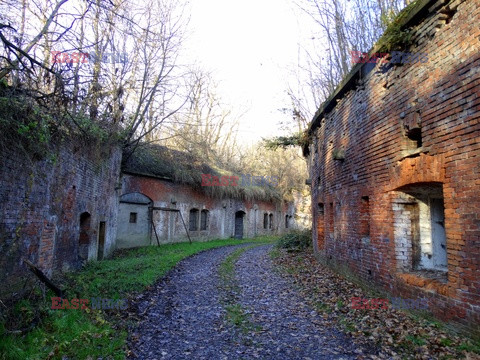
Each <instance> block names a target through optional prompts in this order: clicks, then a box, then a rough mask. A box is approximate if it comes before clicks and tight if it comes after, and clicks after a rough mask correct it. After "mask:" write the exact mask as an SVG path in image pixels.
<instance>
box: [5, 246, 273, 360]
mask: <svg viewBox="0 0 480 360" xmlns="http://www.w3.org/2000/svg"><path fill="white" fill-rule="evenodd" d="M269 241H273V237H259V238H256V239H247V240H235V239H227V240H212V241H208V242H194V243H192V244H189V243H178V244H169V245H162V246H159V247H157V246H150V247H145V248H138V249H132V250H123V251H121V252H118V253H117V254H116V255H115V256H114V257H113V258H112V259H107V260H104V261H100V262H92V263H89V264H88V265H87V266H86V267H85V269H84V270H82V271H80V272H75V273H69V274H66V276H65V277H64V278H62V279H61V283H62V285H63V287H62V288H66V289H67V295H66V296H65V298H67V299H72V298H82V299H91V298H93V297H96V298H108V299H114V298H117V299H118V298H127V297H129V296H132V295H133V294H135V293H141V292H142V291H144V290H145V289H146V288H148V286H151V285H153V284H154V283H155V282H156V281H157V280H158V279H159V278H161V277H163V276H164V275H165V274H166V273H167V272H168V271H169V270H170V269H172V268H173V267H174V266H175V265H176V264H177V263H178V262H179V261H180V260H182V259H184V258H186V257H188V256H191V255H193V254H196V253H198V252H200V251H203V250H208V249H213V248H217V247H221V246H227V245H238V244H242V243H265V242H269ZM52 296H53V294H52V293H50V292H47V296H46V300H43V299H42V298H41V297H37V299H36V300H22V301H21V302H19V303H18V304H17V305H16V306H15V308H14V309H12V313H13V316H14V317H13V318H14V319H15V317H16V316H22V319H23V320H24V322H26V323H28V321H31V319H33V318H34V315H35V312H36V313H37V314H40V322H39V324H38V325H37V326H36V327H34V328H33V329H32V330H30V331H29V332H28V333H26V334H25V335H20V334H12V333H9V332H8V331H6V330H5V324H1V323H0V338H1V341H0V360H4V359H8V360H10V359H12V360H13V359H15V360H16V359H22V360H24V359H61V358H62V356H65V355H66V356H68V358H70V359H86V358H88V357H91V358H92V359H96V358H99V357H102V358H104V359H123V358H125V344H126V337H127V333H126V331H125V330H124V327H123V326H122V325H121V324H120V322H119V321H118V320H119V316H120V314H121V311H122V310H109V311H108V314H106V312H105V311H102V310H93V309H88V310H74V309H64V310H52V309H50V307H51V300H50V298H51V297H52Z"/></svg>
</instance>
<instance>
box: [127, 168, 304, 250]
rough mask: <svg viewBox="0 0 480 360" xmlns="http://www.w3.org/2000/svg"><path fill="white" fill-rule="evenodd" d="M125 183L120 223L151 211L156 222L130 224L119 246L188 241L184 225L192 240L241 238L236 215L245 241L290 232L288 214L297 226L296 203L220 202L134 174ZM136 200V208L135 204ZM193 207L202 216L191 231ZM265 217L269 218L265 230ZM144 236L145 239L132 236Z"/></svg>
mask: <svg viewBox="0 0 480 360" xmlns="http://www.w3.org/2000/svg"><path fill="white" fill-rule="evenodd" d="M122 184H123V185H122V194H123V196H122V197H121V203H120V213H119V222H120V223H121V224H125V223H128V222H129V221H130V217H131V216H134V215H132V213H135V212H136V213H137V215H135V216H136V217H137V219H138V217H139V215H138V214H147V213H148V212H150V214H151V215H150V216H151V219H152V220H153V225H152V221H150V224H147V225H146V224H145V223H140V222H139V221H138V220H137V223H131V224H129V226H130V228H127V227H128V226H123V227H125V230H122V231H120V229H119V233H118V239H119V241H118V246H119V247H133V246H142V245H144V244H145V243H149V244H156V242H157V236H158V239H159V242H160V243H172V242H179V241H188V238H187V232H186V230H185V226H186V227H187V229H188V232H189V234H190V237H191V238H192V240H206V239H212V238H215V237H218V238H231V237H235V236H236V235H238V226H237V233H236V229H235V218H236V215H237V217H241V218H242V220H241V223H242V224H241V232H242V235H243V237H244V238H251V237H255V236H260V235H266V234H280V233H282V232H284V231H285V229H286V228H287V227H286V226H287V224H286V221H287V220H286V216H289V218H288V221H289V224H288V226H289V228H293V227H294V226H295V220H294V217H293V215H294V207H293V204H279V203H273V202H266V201H245V200H238V199H217V198H212V197H209V196H207V195H206V194H205V193H203V192H202V191H200V190H196V189H194V188H192V187H190V186H186V185H181V184H176V183H173V182H171V181H167V180H161V179H158V178H154V177H148V176H140V175H132V174H124V175H123V182H122ZM129 194H137V195H136V196H137V198H138V197H140V195H138V194H141V195H143V196H145V197H147V198H148V199H150V200H151V204H143V205H141V204H138V201H136V200H129V198H133V196H130V195H129ZM122 199H125V200H124V201H123V200H122ZM135 202H137V204H134V203H135ZM132 209H135V211H133V210H132ZM192 209H196V210H198V213H197V214H196V215H195V216H196V217H197V220H196V226H192V227H191V224H190V221H191V220H190V217H191V216H190V215H191V212H190V211H191V210H192ZM172 210H174V211H172ZM175 210H178V211H175ZM202 211H204V213H205V214H206V215H205V216H206V224H205V223H204V224H203V226H202ZM180 214H181V215H180ZM192 215H193V214H192ZM265 215H267V217H268V219H269V220H268V221H267V224H266V227H265V224H264V216H265ZM182 217H183V221H184V222H185V225H184V223H183V222H182ZM132 219H133V218H132ZM237 221H238V220H237ZM237 224H238V223H237ZM192 228H195V229H196V230H192ZM140 233H142V234H143V235H142V236H131V235H132V234H140Z"/></svg>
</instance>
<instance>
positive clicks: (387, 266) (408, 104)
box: [309, 0, 480, 331]
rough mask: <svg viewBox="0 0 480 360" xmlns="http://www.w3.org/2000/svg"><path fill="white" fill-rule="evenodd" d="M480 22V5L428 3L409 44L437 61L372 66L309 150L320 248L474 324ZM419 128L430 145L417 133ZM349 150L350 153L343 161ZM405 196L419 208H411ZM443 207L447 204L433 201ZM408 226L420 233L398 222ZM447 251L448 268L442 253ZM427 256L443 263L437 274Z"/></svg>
mask: <svg viewBox="0 0 480 360" xmlns="http://www.w3.org/2000/svg"><path fill="white" fill-rule="evenodd" d="M479 23H480V1H479V0H469V1H450V2H449V1H447V2H440V1H438V2H435V1H432V2H430V4H429V7H428V8H426V9H424V12H423V13H422V18H421V19H420V20H418V21H416V23H414V24H412V26H413V29H414V33H415V35H414V37H413V39H412V41H411V43H410V47H409V48H408V49H406V51H408V52H412V53H426V54H428V61H426V62H424V63H421V62H417V63H414V64H397V65H391V64H390V65H386V66H384V67H382V65H380V64H363V66H361V68H362V69H361V70H360V71H359V72H358V73H357V74H356V76H357V78H356V80H355V82H350V83H349V84H348V85H346V88H345V89H343V90H344V91H343V92H339V94H341V95H338V96H336V97H335V98H333V100H332V101H331V102H330V105H331V106H330V107H324V108H323V111H321V112H320V114H319V115H317V117H316V118H315V119H314V122H313V123H312V126H311V129H310V131H311V134H312V141H311V144H310V153H309V165H310V166H309V169H310V177H311V180H312V212H313V221H314V226H313V229H314V232H313V237H314V245H315V248H316V250H317V252H318V253H319V254H321V255H322V256H324V257H325V259H327V260H328V261H331V262H335V263H338V264H342V263H343V264H348V267H349V269H350V270H351V271H353V272H355V273H356V274H358V275H360V276H361V277H362V278H363V279H364V280H368V281H374V282H376V283H377V284H380V285H383V286H384V287H385V288H386V289H387V290H389V291H390V292H392V293H393V294H395V295H397V296H404V297H409V298H413V297H425V298H427V299H428V301H429V309H430V311H431V312H432V313H434V314H435V315H437V316H438V317H440V318H442V319H445V320H446V319H450V320H454V321H456V322H457V324H459V325H461V326H464V327H465V328H468V329H470V330H472V329H474V331H478V324H480V280H479V279H480V278H479V276H478V274H479V272H480V180H479V174H480V28H479V27H478V24H479ZM325 109H327V110H325ZM414 128H416V129H417V130H418V131H420V132H421V142H418V141H416V139H414V138H413V140H412V138H411V137H410V134H409V131H411V129H414ZM417 135H418V134H417ZM412 146H413V147H412ZM339 151H344V154H345V157H344V159H341V158H339V157H338V156H335V155H336V154H337V155H338V153H339ZM335 158H336V159H335ZM399 193H401V194H403V195H402V196H404V197H410V198H411V199H413V200H412V201H413V203H412V202H411V203H412V205H411V206H405V205H404V204H402V201H400V200H399V199H401V198H402V196H400V197H399ZM366 199H368V207H366V204H365V202H364V201H366ZM404 202H406V203H408V202H409V201H404ZM439 202H441V203H442V204H441V206H443V207H444V209H442V208H441V207H439V206H436V207H433V205H434V204H437V203H439ZM319 204H320V205H319ZM422 204H423V205H422ZM425 204H431V206H432V207H431V208H428V209H427V210H428V211H427V210H426V208H425V206H427V205H425ZM415 206H416V207H418V210H415ZM428 206H430V205H428ZM320 209H321V210H320ZM430 209H432V211H434V212H435V213H437V215H436V216H437V218H434V217H433V216H434V215H432V214H431V213H430V212H429V211H430ZM439 209H440V210H439ZM366 211H367V212H368V214H365V212H366ZM416 212H418V214H417V215H415V213H416ZM442 213H443V215H444V220H442V218H441V215H442ZM415 216H416V217H415ZM367 218H368V219H369V220H368V222H369V228H368V231H367V229H366V228H365V226H366V223H365V219H367ZM410 219H413V220H410ZM402 221H404V222H410V221H413V222H414V223H416V224H417V225H416V226H417V227H418V230H416V228H413V230H412V227H411V226H410V224H408V226H410V228H408V227H407V225H405V224H404V225H405V226H404V227H400V226H396V225H395V222H402ZM434 228H436V229H437V230H435V229H434ZM432 229H433V230H432ZM442 229H444V232H445V234H446V245H445V244H438V243H437V242H435V243H432V244H430V243H428V241H429V240H428V238H426V235H425V234H429V233H431V232H432V231H437V233H435V236H436V237H435V239H440V237H439V236H438V235H436V234H438V232H439V231H440V232H441V231H442ZM415 234H417V235H415ZM432 234H433V233H432ZM414 235H415V236H417V237H418V240H414V238H415V236H414ZM432 236H434V235H432ZM435 241H437V240H435ZM403 245H405V246H403ZM415 246H417V248H416V247H415ZM435 246H436V247H437V248H438V249H440V250H438V249H437V248H436V249H432V248H433V247H435ZM442 246H445V251H446V257H447V260H446V261H447V264H446V268H445V271H443V270H442V269H441V268H442V265H441V261H442V260H441V259H437V258H436V257H435V256H436V255H435V254H436V252H438V251H441V249H442ZM416 252H417V253H416ZM418 252H420V253H421V254H420V255H418ZM418 256H423V258H421V257H420V260H419V261H418V264H415V263H414V262H413V260H412V259H415V258H418ZM432 256H433V257H432ZM402 261H405V262H406V264H407V265H405V264H404V263H402ZM429 262H430V263H435V262H436V264H437V265H435V264H434V265H432V266H433V267H434V268H433V269H432V270H431V271H430V272H428V271H426V270H428V268H426V267H427V265H428V264H429ZM422 266H423V267H425V268H423V269H422ZM417 270H418V271H417ZM430 273H432V274H433V275H432V274H430ZM429 274H430V275H429Z"/></svg>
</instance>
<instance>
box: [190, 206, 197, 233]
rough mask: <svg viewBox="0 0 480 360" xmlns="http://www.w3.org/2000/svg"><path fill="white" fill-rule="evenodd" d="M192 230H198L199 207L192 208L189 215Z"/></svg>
mask: <svg viewBox="0 0 480 360" xmlns="http://www.w3.org/2000/svg"><path fill="white" fill-rule="evenodd" d="M188 230H190V231H196V230H198V209H191V210H190V217H189V229H188Z"/></svg>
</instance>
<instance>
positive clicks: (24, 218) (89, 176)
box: [0, 141, 121, 293]
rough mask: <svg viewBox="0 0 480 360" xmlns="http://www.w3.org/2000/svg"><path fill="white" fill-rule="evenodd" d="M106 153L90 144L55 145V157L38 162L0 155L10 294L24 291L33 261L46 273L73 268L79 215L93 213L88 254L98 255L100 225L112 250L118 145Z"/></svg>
mask: <svg viewBox="0 0 480 360" xmlns="http://www.w3.org/2000/svg"><path fill="white" fill-rule="evenodd" d="M104 150H106V151H107V153H106V154H104V156H103V157H98V156H97V155H96V154H94V153H91V152H90V151H89V150H88V147H85V146H79V145H78V146H76V145H74V144H73V141H72V143H70V144H69V145H62V146H59V148H57V149H52V150H51V152H52V154H55V157H56V160H55V161H52V160H49V159H45V160H42V161H34V160H31V159H27V158H26V157H25V155H24V154H22V153H15V152H14V151H13V150H11V151H10V152H7V153H3V154H2V157H1V158H0V168H1V172H0V214H2V215H1V218H0V238H1V243H0V281H1V282H2V284H4V287H3V288H4V289H8V291H10V292H11V293H13V292H15V291H17V290H19V289H21V288H22V287H23V284H24V280H23V279H24V278H28V279H31V278H32V277H34V275H32V274H30V273H29V272H28V271H26V269H25V266H24V265H23V259H27V260H30V261H31V262H32V263H34V264H36V265H37V266H39V267H40V269H42V270H43V271H44V272H45V273H46V274H47V275H52V273H53V272H54V270H63V269H68V268H75V267H76V266H78V265H79V264H80V262H79V258H78V250H79V236H80V214H81V213H83V212H89V213H90V214H91V239H90V248H89V254H90V258H91V259H93V258H96V250H97V235H98V234H97V229H98V224H99V222H100V221H105V222H106V226H107V231H106V242H105V253H106V254H107V255H108V254H109V253H111V251H112V250H113V249H114V246H115V243H114V241H115V238H116V232H115V231H116V216H117V209H118V195H117V190H116V189H115V188H116V187H117V186H118V184H119V175H120V160H121V159H120V157H121V152H120V149H116V148H112V149H110V151H108V149H104Z"/></svg>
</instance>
